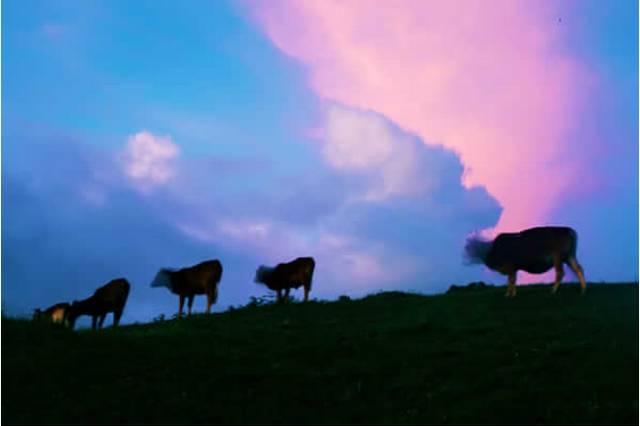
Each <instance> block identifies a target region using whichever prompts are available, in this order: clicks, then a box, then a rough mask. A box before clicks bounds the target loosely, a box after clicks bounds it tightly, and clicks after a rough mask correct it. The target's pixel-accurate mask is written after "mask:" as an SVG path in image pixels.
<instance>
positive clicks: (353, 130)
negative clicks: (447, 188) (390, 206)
mask: <svg viewBox="0 0 640 426" xmlns="http://www.w3.org/2000/svg"><path fill="white" fill-rule="evenodd" d="M324 140H325V144H324V146H323V154H324V157H325V159H326V160H327V161H328V163H329V164H330V165H331V166H332V167H334V168H336V169H337V170H340V171H342V172H346V173H352V174H359V175H365V176H366V177H368V178H369V181H370V183H369V188H368V191H367V193H365V194H362V197H363V199H364V200H368V201H383V200H385V199H387V198H389V197H392V196H394V195H401V196H418V195H420V194H424V193H425V192H428V191H430V190H433V189H435V187H437V185H438V184H439V182H440V180H441V179H442V176H440V173H441V172H442V170H441V169H440V167H439V166H440V165H439V164H438V160H439V159H440V158H435V159H434V158H433V157H434V156H437V157H442V155H440V153H438V152H435V151H433V152H431V154H432V155H431V156H428V155H427V156H425V155H424V154H425V152H426V151H425V147H424V146H423V144H422V142H420V141H419V140H418V139H417V138H416V137H415V136H414V135H411V134H410V133H408V132H406V131H403V130H401V129H399V128H398V127H397V126H395V125H394V124H393V123H392V122H390V121H389V120H388V119H386V118H385V117H384V116H382V115H380V114H377V113H375V112H372V111H363V110H358V109H353V108H348V107H344V106H341V105H338V104H331V105H330V106H329V108H328V111H327V122H326V133H325V139H324ZM434 160H435V161H434Z"/></svg>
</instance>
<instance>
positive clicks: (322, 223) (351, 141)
mask: <svg viewBox="0 0 640 426" xmlns="http://www.w3.org/2000/svg"><path fill="white" fill-rule="evenodd" d="M321 127H322V128H323V131H322V135H323V137H322V138H321V139H319V140H317V141H316V145H315V149H316V150H317V154H318V155H319V156H320V158H321V159H322V160H323V162H324V166H321V167H316V168H315V169H314V173H313V174H310V175H307V176H298V177H297V178H296V179H293V180H290V181H285V182H280V184H279V185H277V186H274V187H272V188H271V189H270V192H269V194H268V196H266V197H265V196H263V194H252V195H249V194H247V195H246V196H245V200H246V201H245V202H244V203H242V204H236V205H235V211H236V213H235V214H232V215H220V216H215V215H211V214H208V215H206V216H203V217H199V218H191V220H190V221H187V222H182V223H181V224H180V226H181V227H182V229H184V230H185V231H186V232H189V234H190V235H192V236H194V237H196V238H199V239H200V240H202V241H210V242H214V241H217V242H222V241H224V243H223V244H224V245H226V246H227V247H233V249H234V250H236V251H237V250H245V251H246V252H248V253H251V254H252V256H253V257H255V258H262V259H264V261H265V262H272V263H275V262H280V261H283V260H284V259H291V258H293V257H297V256H303V255H304V256H309V255H310V256H314V257H315V258H316V260H317V262H318V265H322V267H319V268H318V269H317V274H318V277H319V280H321V282H322V283H323V285H322V286H321V287H320V290H319V292H320V294H321V295H327V296H331V295H335V294H336V293H337V292H349V291H350V292H355V291H357V292H360V294H362V293H366V292H367V291H370V290H371V289H374V288H405V289H406V288H408V287H410V288H413V289H420V290H424V291H435V290H436V289H441V288H443V287H446V286H447V285H448V283H450V280H451V279H455V278H459V279H463V277H465V276H467V274H468V273H469V272H468V271H462V272H460V271H459V269H460V266H461V259H462V258H461V253H462V251H461V250H462V244H463V242H464V238H465V236H466V234H468V233H469V232H471V231H473V230H475V229H482V228H487V227H491V226H493V225H494V224H495V223H496V221H497V219H498V217H499V214H500V206H499V205H498V204H497V203H496V202H495V200H494V199H493V198H492V197H491V196H489V195H488V194H487V192H486V191H485V190H484V189H483V188H481V187H473V188H465V187H464V186H463V184H462V177H463V172H464V168H463V166H462V164H461V162H460V159H459V157H458V156H456V155H455V154H454V153H453V152H451V151H449V150H446V149H444V148H442V147H438V146H429V145H426V144H425V143H424V142H423V141H421V140H420V139H419V138H418V137H417V136H415V135H413V134H411V133H409V132H407V131H405V130H403V129H401V128H400V127H398V126H397V125H395V124H394V123H393V122H391V121H390V120H389V119H387V118H386V117H384V116H382V115H380V114H377V113H375V112H372V111H364V110H359V109H355V108H349V107H346V106H344V105H339V104H335V103H329V104H327V106H326V108H325V117H324V122H323V123H322V126H321ZM471 273H473V271H471ZM346 283H348V284H346Z"/></svg>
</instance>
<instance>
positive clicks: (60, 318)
mask: <svg viewBox="0 0 640 426" xmlns="http://www.w3.org/2000/svg"><path fill="white" fill-rule="evenodd" d="M68 309H69V304H68V303H56V304H55V305H53V306H49V307H48V308H47V309H45V310H44V311H43V310H40V309H36V310H35V311H33V319H34V320H35V321H42V320H44V321H51V322H53V323H56V324H63V323H66V322H67V311H68Z"/></svg>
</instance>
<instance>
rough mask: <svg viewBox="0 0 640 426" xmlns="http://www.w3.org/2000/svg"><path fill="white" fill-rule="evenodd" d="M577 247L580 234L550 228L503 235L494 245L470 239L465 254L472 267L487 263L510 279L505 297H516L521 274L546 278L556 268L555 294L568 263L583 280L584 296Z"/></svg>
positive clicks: (559, 228) (553, 291)
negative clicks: (565, 265) (523, 272)
mask: <svg viewBox="0 0 640 426" xmlns="http://www.w3.org/2000/svg"><path fill="white" fill-rule="evenodd" d="M577 246H578V234H577V233H576V231H574V230H573V229H571V228H568V227H558V226H547V227H538V228H531V229H526V230H524V231H522V232H518V233H505V234H499V235H498V236H497V237H496V239H495V240H493V241H484V240H482V239H480V238H477V237H471V238H469V239H467V245H466V247H465V250H466V253H467V257H468V258H469V260H470V261H471V262H472V263H484V264H485V265H486V266H487V267H489V268H490V269H493V270H494V271H498V272H500V273H501V274H504V275H507V276H508V277H509V285H508V288H507V294H506V295H505V296H506V297H514V296H515V295H516V274H517V273H518V270H523V271H526V272H529V273H531V274H542V273H544V272H547V271H548V270H549V269H551V268H552V267H553V268H555V270H556V280H555V283H554V284H553V287H552V289H551V292H552V293H555V292H556V291H557V290H558V287H559V286H560V281H562V277H564V269H563V264H564V263H566V264H567V265H569V267H570V268H571V270H573V272H575V274H576V276H577V277H578V279H579V280H580V288H581V293H584V292H585V291H586V289H587V284H586V282H585V279H584V273H583V271H582V267H581V266H580V264H579V263H578V260H577V259H576V250H577Z"/></svg>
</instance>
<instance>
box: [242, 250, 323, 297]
mask: <svg viewBox="0 0 640 426" xmlns="http://www.w3.org/2000/svg"><path fill="white" fill-rule="evenodd" d="M315 267H316V262H315V260H314V259H313V257H299V258H297V259H295V260H293V261H291V262H289V263H279V264H278V265H276V266H275V267H273V268H271V267H268V266H264V265H262V266H260V267H259V268H258V269H257V270H256V275H255V278H254V282H256V283H258V284H264V285H266V286H267V288H269V289H270V290H273V291H276V292H277V301H278V302H281V301H282V291H283V290H284V291H285V300H288V299H289V291H290V290H291V289H292V288H299V287H304V301H305V302H306V301H307V300H309V292H310V291H311V281H312V279H313V270H314V269H315Z"/></svg>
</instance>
